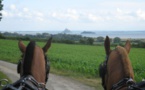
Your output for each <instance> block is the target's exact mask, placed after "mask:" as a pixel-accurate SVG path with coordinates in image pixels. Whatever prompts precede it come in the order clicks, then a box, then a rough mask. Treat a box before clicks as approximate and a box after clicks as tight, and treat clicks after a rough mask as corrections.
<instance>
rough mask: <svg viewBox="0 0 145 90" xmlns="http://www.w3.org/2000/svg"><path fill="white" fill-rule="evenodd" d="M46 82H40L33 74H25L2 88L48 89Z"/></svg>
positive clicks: (11, 89)
mask: <svg viewBox="0 0 145 90" xmlns="http://www.w3.org/2000/svg"><path fill="white" fill-rule="evenodd" d="M45 86H46V85H45V84H44V83H38V82H37V81H36V80H35V79H34V78H33V77H32V76H31V75H28V76H23V77H22V78H21V79H20V80H18V81H16V82H15V83H13V84H8V85H6V86H5V87H4V88H3V89H2V90H9V89H10V90H23V89H24V90H48V89H47V88H46V87H45Z"/></svg>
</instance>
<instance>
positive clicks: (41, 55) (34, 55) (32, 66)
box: [17, 37, 52, 83]
mask: <svg viewBox="0 0 145 90" xmlns="http://www.w3.org/2000/svg"><path fill="white" fill-rule="evenodd" d="M51 40H52V37H51V38H50V39H49V40H48V41H47V43H46V45H45V46H44V47H43V48H40V47H39V46H37V45H36V44H35V42H34V41H31V42H30V43H29V44H28V46H27V47H26V46H25V45H24V44H23V42H22V41H19V42H18V46H19V49H20V51H21V52H22V60H21V61H20V63H19V64H18V67H17V71H18V73H20V76H21V77H23V76H27V75H31V76H32V77H34V79H35V80H36V81H37V82H39V83H46V82H47V78H48V74H49V69H50V66H49V61H48V60H47V57H46V55H45V53H46V52H47V50H48V49H49V48H50V46H51Z"/></svg>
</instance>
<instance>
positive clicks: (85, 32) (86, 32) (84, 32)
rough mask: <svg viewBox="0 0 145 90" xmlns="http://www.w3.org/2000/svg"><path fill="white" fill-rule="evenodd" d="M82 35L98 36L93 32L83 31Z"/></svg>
mask: <svg viewBox="0 0 145 90" xmlns="http://www.w3.org/2000/svg"><path fill="white" fill-rule="evenodd" d="M81 34H96V33H95V32H91V31H83V32H81Z"/></svg>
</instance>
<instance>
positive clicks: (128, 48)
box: [124, 40, 131, 53]
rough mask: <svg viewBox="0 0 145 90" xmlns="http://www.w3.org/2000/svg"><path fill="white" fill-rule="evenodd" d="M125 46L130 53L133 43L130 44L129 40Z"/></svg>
mask: <svg viewBox="0 0 145 90" xmlns="http://www.w3.org/2000/svg"><path fill="white" fill-rule="evenodd" d="M124 48H125V49H126V51H127V52H128V53H129V52H130V48H131V44H130V41H129V40H127V41H126V44H125V46H124Z"/></svg>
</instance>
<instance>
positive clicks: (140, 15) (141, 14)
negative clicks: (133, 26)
mask: <svg viewBox="0 0 145 90" xmlns="http://www.w3.org/2000/svg"><path fill="white" fill-rule="evenodd" d="M136 15H137V16H138V18H139V19H141V20H145V11H143V10H141V9H139V10H137V11H136Z"/></svg>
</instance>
